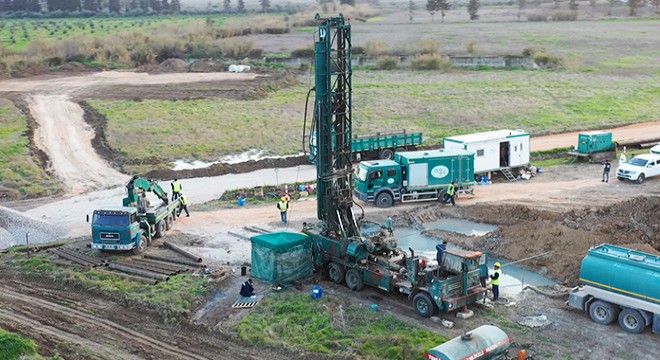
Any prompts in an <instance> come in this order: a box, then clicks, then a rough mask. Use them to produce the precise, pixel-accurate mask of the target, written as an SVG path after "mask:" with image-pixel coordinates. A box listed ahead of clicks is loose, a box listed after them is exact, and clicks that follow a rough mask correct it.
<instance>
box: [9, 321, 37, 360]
mask: <svg viewBox="0 0 660 360" xmlns="http://www.w3.org/2000/svg"><path fill="white" fill-rule="evenodd" d="M37 356H38V353H37V345H35V343H34V341H32V340H29V339H26V338H23V337H21V336H19V335H17V334H14V333H11V332H8V331H6V330H4V329H2V328H0V359H3V360H18V359H23V358H26V357H28V358H34V357H37Z"/></svg>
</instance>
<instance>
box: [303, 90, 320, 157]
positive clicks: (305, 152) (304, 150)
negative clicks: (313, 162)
mask: <svg viewBox="0 0 660 360" xmlns="http://www.w3.org/2000/svg"><path fill="white" fill-rule="evenodd" d="M312 91H316V89H315V88H311V89H309V91H307V98H306V99H305V115H304V118H303V133H302V151H303V154H305V155H307V147H306V146H305V139H306V138H307V134H306V130H307V108H308V106H309V95H310V94H311V93H312ZM314 125H315V124H314V120H313V118H312V129H313V128H314ZM310 135H311V130H310ZM317 152H318V149H317ZM314 156H315V157H316V155H314Z"/></svg>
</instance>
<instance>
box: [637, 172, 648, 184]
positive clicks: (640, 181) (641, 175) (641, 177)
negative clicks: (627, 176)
mask: <svg viewBox="0 0 660 360" xmlns="http://www.w3.org/2000/svg"><path fill="white" fill-rule="evenodd" d="M644 179H646V176H644V173H641V174H639V176H638V177H637V183H638V184H642V183H643V182H644Z"/></svg>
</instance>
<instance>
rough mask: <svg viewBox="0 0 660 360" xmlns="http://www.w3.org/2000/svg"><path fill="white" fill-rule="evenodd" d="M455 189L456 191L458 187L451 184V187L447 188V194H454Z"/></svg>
mask: <svg viewBox="0 0 660 360" xmlns="http://www.w3.org/2000/svg"><path fill="white" fill-rule="evenodd" d="M454 191H456V188H455V187H454V185H452V184H449V187H448V188H447V194H448V195H454Z"/></svg>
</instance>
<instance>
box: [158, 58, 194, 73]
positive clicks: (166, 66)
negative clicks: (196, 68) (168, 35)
mask: <svg viewBox="0 0 660 360" xmlns="http://www.w3.org/2000/svg"><path fill="white" fill-rule="evenodd" d="M189 68H190V66H189V65H188V63H187V62H185V61H183V60H181V59H167V60H165V61H163V62H162V63H160V64H159V65H158V67H157V68H156V69H155V71H157V72H187V71H188V69H189Z"/></svg>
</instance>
